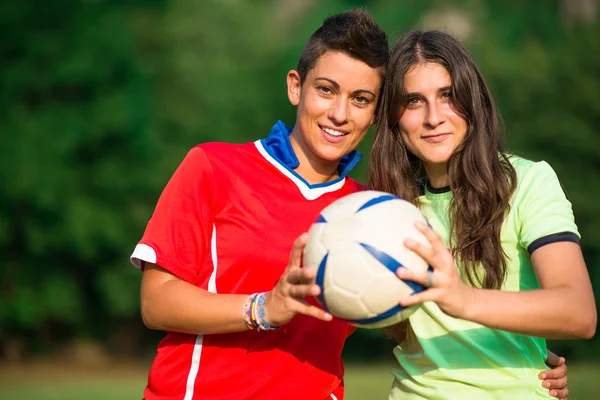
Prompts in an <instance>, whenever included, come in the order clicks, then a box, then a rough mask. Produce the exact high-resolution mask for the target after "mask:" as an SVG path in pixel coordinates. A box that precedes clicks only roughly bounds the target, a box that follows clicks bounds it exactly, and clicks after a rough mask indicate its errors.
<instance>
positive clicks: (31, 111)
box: [0, 0, 600, 357]
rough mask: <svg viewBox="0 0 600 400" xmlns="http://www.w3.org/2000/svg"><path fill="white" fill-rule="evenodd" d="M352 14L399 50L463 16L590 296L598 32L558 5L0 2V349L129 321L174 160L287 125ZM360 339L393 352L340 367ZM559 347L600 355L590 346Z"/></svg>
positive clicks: (49, 343) (48, 344) (599, 256)
mask: <svg viewBox="0 0 600 400" xmlns="http://www.w3.org/2000/svg"><path fill="white" fill-rule="evenodd" d="M359 4H364V5H366V6H367V7H368V9H369V10H371V11H372V12H373V14H374V15H375V18H376V20H377V21H378V22H379V23H380V24H381V25H382V27H384V29H386V31H388V32H389V34H390V38H391V39H394V38H395V37H397V36H398V34H399V33H400V32H402V31H403V30H405V29H408V28H411V27H414V26H422V25H426V26H431V24H432V23H435V22H436V21H437V23H438V24H439V25H440V27H442V28H444V27H445V26H446V25H448V26H449V25H451V20H450V19H447V18H446V17H444V15H451V16H452V15H454V16H456V13H457V12H458V13H459V14H461V13H462V14H461V15H463V16H465V18H466V21H468V22H469V26H470V34H468V35H467V36H466V37H465V41H466V43H467V45H468V47H469V48H470V50H471V51H472V53H473V54H474V56H475V58H476V59H477V61H478V62H479V64H480V66H481V68H482V69H483V71H484V74H485V76H486V77H487V79H488V81H489V83H490V85H491V87H492V91H493V93H494V94H495V97H496V99H497V101H498V104H499V106H500V109H501V110H502V112H503V115H504V117H505V120H506V122H507V136H508V144H509V147H510V148H511V149H513V150H515V151H516V152H517V153H520V154H522V155H525V156H528V157H531V158H536V159H546V160H548V161H549V162H550V164H551V165H552V166H553V167H554V168H555V170H556V171H557V173H558V175H559V177H560V178H561V181H562V182H563V184H564V186H565V189H566V191H567V193H568V195H569V198H570V199H571V201H572V202H573V206H574V210H575V214H576V218H577V222H578V224H579V227H580V230H581V233H582V236H583V240H582V246H583V249H584V253H585V255H586V259H587V261H588V264H589V267H590V271H591V274H592V277H593V280H594V282H595V286H596V290H597V293H598V294H599V296H597V297H598V298H600V292H598V287H600V273H598V271H597V268H594V267H596V266H598V265H600V228H599V227H600V216H599V215H598V213H597V212H596V210H597V205H596V199H597V198H598V197H600V185H598V183H600V136H599V135H598V128H597V127H598V126H599V125H600V76H599V74H598V71H599V70H600V25H599V24H598V23H597V22H596V23H595V24H587V25H586V24H580V25H578V24H576V23H575V24H572V25H569V26H566V25H564V24H563V22H562V21H563V20H562V19H561V15H560V13H561V9H560V7H559V6H558V4H559V3H558V1H555V2H550V3H548V2H547V1H544V2H541V1H537V0H536V1H530V2H520V1H519V2H517V1H509V2H506V1H500V0H462V1H454V2H450V1H442V0H438V1H436V0H427V1H416V0H410V1H405V2H403V3H402V6H401V8H400V6H399V5H398V3H397V2H394V1H390V0H372V1H368V2H362V3H361V2H357V1H350V0H346V1H342V0H336V1H331V2H316V1H310V0H305V1H297V2H286V1H282V0H261V1H256V2H241V1H239V0H229V1H226V2H217V1H215V0H207V1H203V2H194V1H189V0H130V1H126V2H116V1H105V2H77V1H74V0H57V1H53V2H49V3H42V4H33V3H31V2H29V3H28V2H21V3H19V2H5V3H3V4H2V5H0V11H2V12H0V33H2V34H3V37H5V38H11V39H10V40H4V41H3V42H2V43H1V44H0V73H1V74H2V85H0V210H1V212H0V254H1V256H0V276H1V277H2V279H1V285H2V286H1V287H2V295H1V296H0V326H1V327H2V331H0V342H2V343H9V342H10V341H11V340H13V339H15V338H25V341H26V342H27V343H28V344H29V347H30V348H34V347H33V344H34V343H37V344H39V343H41V347H42V348H41V350H52V349H53V348H54V347H55V346H56V345H57V343H56V341H57V340H64V341H67V340H69V339H71V338H75V337H81V336H90V337H94V338H96V339H98V340H102V341H107V340H110V338H111V336H112V335H113V334H114V333H115V332H117V331H119V330H120V329H121V328H122V327H123V326H128V325H127V324H126V321H139V316H138V315H139V309H138V307H139V306H138V293H139V289H138V287H139V278H140V275H139V272H138V271H136V270H135V269H134V268H133V267H131V266H129V265H128V261H127V258H128V255H129V253H130V252H131V250H132V249H133V247H134V245H135V243H136V240H137V239H138V238H139V237H140V236H141V234H142V232H143V229H144V226H145V223H146V221H147V219H148V218H149V216H150V215H151V212H152V209H153V206H154V204H155V202H156V199H157V197H158V195H159V193H160V190H161V188H162V187H163V186H164V184H165V183H166V181H167V179H168V178H169V176H170V174H171V173H172V172H173V170H174V169H175V167H176V166H177V164H178V163H179V161H180V160H181V159H182V157H183V156H184V155H185V153H186V152H187V151H188V149H189V148H191V147H192V146H193V145H195V144H196V143H199V142H206V141H215V140H218V141H230V142H244V141H250V140H254V139H256V138H258V137H262V136H264V135H265V134H266V133H267V132H268V130H269V129H270V127H271V125H272V124H273V122H275V121H276V120H277V119H281V120H283V121H285V122H286V123H288V124H293V121H294V110H293V108H292V107H291V106H290V105H289V103H288V101H287V96H286V86H285V76H286V73H287V71H288V70H290V69H293V68H295V66H296V63H297V59H298V56H299V53H300V51H301V49H302V46H303V45H304V42H305V40H306V39H307V38H308V36H309V35H310V34H311V33H312V32H313V31H314V30H315V29H316V28H317V27H318V26H319V25H320V23H321V21H322V20H323V18H324V17H325V16H326V15H329V14H332V13H335V12H339V11H342V10H344V9H346V8H348V7H351V6H356V5H359ZM434 11H435V12H436V13H437V14H436V13H434ZM450 11H452V12H453V13H454V14H452V13H451V12H450ZM444 13H445V14H444ZM440 15H441V17H440ZM436 18H437V19H436ZM444 18H446V19H444ZM424 21H427V23H425V22H424ZM432 21H433V22H432ZM368 145H369V140H368V139H367V141H365V142H364V143H363V144H362V145H361V149H362V150H363V151H365V152H368ZM365 165H366V163H363V165H362V167H361V168H360V169H359V170H358V171H357V172H356V174H355V175H356V176H357V177H358V178H359V179H363V178H364V176H365V168H364V166H365ZM138 325H139V326H141V324H139V322H138ZM365 343H366V344H368V345H369V346H370V348H377V349H380V350H379V352H380V353H385V352H386V351H387V350H386V349H387V345H388V343H387V342H385V340H384V339H383V338H382V336H381V334H380V333H378V332H372V331H360V332H358V333H357V334H356V336H355V338H353V339H352V342H351V343H350V347H349V349H348V351H349V353H348V355H349V356H352V354H354V355H355V356H360V355H361V354H362V353H361V352H360V348H361V344H365ZM556 346H559V349H560V351H562V352H565V353H568V354H574V355H577V356H580V357H586V356H587V357H593V354H586V353H589V352H586V351H585V349H594V350H593V352H592V353H595V354H596V355H597V354H600V346H598V345H597V341H595V343H594V344H593V345H589V346H588V345H587V344H586V343H585V342H568V343H562V342H561V343H557V344H556Z"/></svg>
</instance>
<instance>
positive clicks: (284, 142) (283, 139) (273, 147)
mask: <svg viewBox="0 0 600 400" xmlns="http://www.w3.org/2000/svg"><path fill="white" fill-rule="evenodd" d="M291 133H292V128H290V127H289V126H287V125H286V124H284V123H283V122H281V121H277V123H276V124H275V125H273V128H271V132H270V133H269V137H268V138H266V139H261V143H262V144H263V146H264V148H265V150H266V151H267V152H268V153H269V155H271V157H273V158H275V159H276V160H277V161H278V162H279V163H281V164H282V165H283V166H285V167H287V168H288V169H291V170H293V169H294V168H297V167H298V165H300V162H299V161H298V157H296V153H294V149H293V148H292V144H291V143H290V138H289V136H290V134H291ZM361 158H362V153H361V152H360V151H358V150H353V151H351V152H350V153H348V154H346V155H345V156H344V157H342V160H341V161H340V164H339V166H338V172H339V174H340V179H342V178H345V177H346V175H348V173H349V172H350V171H352V169H354V167H355V166H356V164H358V162H359V161H360V159H361ZM336 181H337V179H336Z"/></svg>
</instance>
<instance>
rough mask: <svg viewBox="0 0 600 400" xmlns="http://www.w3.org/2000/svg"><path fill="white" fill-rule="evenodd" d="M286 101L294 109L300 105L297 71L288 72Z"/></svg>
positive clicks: (299, 86)
mask: <svg viewBox="0 0 600 400" xmlns="http://www.w3.org/2000/svg"><path fill="white" fill-rule="evenodd" d="M287 88H288V99H289V100H290V103H292V105H293V106H294V107H296V106H298V104H300V92H301V91H302V83H301V82H300V75H299V74H298V72H297V71H294V70H292V71H290V72H288V74H287Z"/></svg>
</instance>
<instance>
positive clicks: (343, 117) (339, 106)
mask: <svg viewBox="0 0 600 400" xmlns="http://www.w3.org/2000/svg"><path fill="white" fill-rule="evenodd" d="M328 117H329V119H331V121H333V122H334V123H336V124H340V125H341V124H344V123H346V122H347V121H348V103H347V102H346V101H344V99H343V98H342V97H341V96H340V97H339V98H338V99H336V101H335V102H334V103H333V104H331V107H330V108H329V113H328Z"/></svg>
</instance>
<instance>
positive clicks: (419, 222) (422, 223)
mask: <svg viewBox="0 0 600 400" xmlns="http://www.w3.org/2000/svg"><path fill="white" fill-rule="evenodd" d="M415 225H416V226H417V228H425V227H426V226H427V225H426V224H425V223H424V222H421V221H417V222H415Z"/></svg>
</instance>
